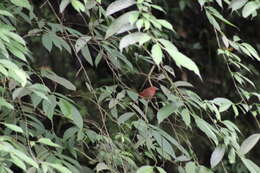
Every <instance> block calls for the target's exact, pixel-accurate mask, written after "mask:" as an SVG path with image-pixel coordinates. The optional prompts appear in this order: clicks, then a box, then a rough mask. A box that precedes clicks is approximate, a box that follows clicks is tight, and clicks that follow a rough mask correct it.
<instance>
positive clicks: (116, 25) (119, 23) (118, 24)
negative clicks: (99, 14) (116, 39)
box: [105, 11, 139, 39]
mask: <svg viewBox="0 0 260 173" xmlns="http://www.w3.org/2000/svg"><path fill="white" fill-rule="evenodd" d="M136 13H138V14H139V12H138V11H129V12H127V13H125V14H123V15H121V16H120V17H118V18H117V19H115V20H114V21H113V22H112V23H111V25H110V26H109V27H108V29H107V31H106V36H105V39H107V38H108V37H110V36H112V35H114V34H115V33H117V32H119V31H120V30H121V28H122V27H123V26H125V25H127V24H129V23H130V20H129V17H130V16H132V15H135V14H136Z"/></svg>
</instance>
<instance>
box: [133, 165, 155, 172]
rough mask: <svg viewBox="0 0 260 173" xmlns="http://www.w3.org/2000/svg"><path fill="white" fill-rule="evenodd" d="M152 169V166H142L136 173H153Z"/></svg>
mask: <svg viewBox="0 0 260 173" xmlns="http://www.w3.org/2000/svg"><path fill="white" fill-rule="evenodd" d="M153 168H154V167H153V166H142V167H140V168H139V169H138V170H137V171H136V173H154V171H153Z"/></svg>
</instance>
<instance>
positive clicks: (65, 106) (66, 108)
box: [58, 99, 73, 119]
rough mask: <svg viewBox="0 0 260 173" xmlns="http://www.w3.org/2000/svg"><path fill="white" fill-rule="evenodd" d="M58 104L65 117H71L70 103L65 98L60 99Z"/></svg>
mask: <svg viewBox="0 0 260 173" xmlns="http://www.w3.org/2000/svg"><path fill="white" fill-rule="evenodd" d="M58 105H59V107H60V109H61V112H62V113H63V114H64V116H65V117H67V118H69V119H72V108H73V107H72V105H71V103H69V102H68V101H67V100H64V99H60V101H59V102H58Z"/></svg>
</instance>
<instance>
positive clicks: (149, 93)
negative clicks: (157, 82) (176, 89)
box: [139, 86, 158, 98]
mask: <svg viewBox="0 0 260 173" xmlns="http://www.w3.org/2000/svg"><path fill="white" fill-rule="evenodd" d="M157 90H158V88H156V87H154V86H151V87H149V88H146V89H144V90H143V91H142V92H140V93H139V96H141V97H144V98H152V97H153V96H154V95H155V94H156V91H157Z"/></svg>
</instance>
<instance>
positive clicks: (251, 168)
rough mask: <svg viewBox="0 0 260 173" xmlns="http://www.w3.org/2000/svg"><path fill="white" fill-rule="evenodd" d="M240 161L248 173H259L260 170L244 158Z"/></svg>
mask: <svg viewBox="0 0 260 173" xmlns="http://www.w3.org/2000/svg"><path fill="white" fill-rule="evenodd" d="M241 160H242V162H243V163H244V164H245V165H246V167H247V169H248V170H249V171H250V173H259V172H260V168H259V167H258V166H257V165H256V164H255V163H254V162H252V161H251V160H248V159H246V158H241Z"/></svg>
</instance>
